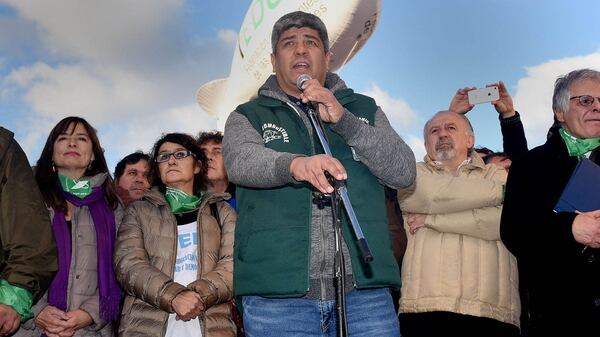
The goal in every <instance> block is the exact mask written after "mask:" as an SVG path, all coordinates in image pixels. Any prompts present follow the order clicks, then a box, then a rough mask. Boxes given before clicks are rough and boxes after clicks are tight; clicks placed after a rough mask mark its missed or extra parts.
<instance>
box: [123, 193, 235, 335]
mask: <svg viewBox="0 0 600 337" xmlns="http://www.w3.org/2000/svg"><path fill="white" fill-rule="evenodd" d="M226 196H227V195H226V194H211V193H208V194H206V195H205V196H204V200H202V203H201V204H200V211H199V212H198V236H199V237H198V242H199V248H198V249H199V252H198V253H199V254H198V261H199V263H200V266H199V267H200V268H199V270H198V273H199V275H198V280H197V281H194V282H193V283H191V284H190V285H189V286H188V287H187V288H186V287H185V286H183V285H181V284H179V283H176V282H174V281H173V271H174V266H175V258H176V249H177V248H176V247H177V246H176V244H177V242H176V240H177V222H176V219H175V217H174V216H173V214H172V213H171V210H170V208H169V205H168V204H167V202H166V200H165V198H164V195H163V194H162V193H160V192H159V191H158V190H157V189H156V188H154V189H152V190H150V191H148V192H147V193H146V195H145V196H144V199H143V200H142V201H138V202H134V203H133V204H131V205H130V206H129V208H128V209H127V211H126V214H125V217H124V219H123V223H122V224H121V226H120V228H119V234H118V236H117V244H116V247H115V259H114V266H115V272H116V275H117V279H118V280H119V282H120V283H121V286H122V287H123V290H124V291H125V292H126V294H127V296H126V298H125V303H124V306H123V311H122V314H121V325H120V327H119V336H127V337H135V336H144V337H148V336H156V337H162V336H164V334H165V331H166V327H167V320H168V317H169V313H173V312H174V311H173V308H172V307H171V301H172V300H173V299H174V298H175V296H177V294H179V293H180V292H182V291H184V290H186V289H188V288H190V289H192V290H194V291H196V292H197V293H199V294H200V295H201V296H202V299H203V301H204V307H205V308H206V311H205V312H204V313H203V314H202V315H201V316H200V319H201V320H200V323H201V327H202V330H203V331H202V335H203V336H205V337H213V336H218V337H220V336H235V331H236V330H235V325H234V323H233V321H232V320H231V313H230V306H229V300H231V298H232V296H233V237H234V236H233V232H234V229H235V221H236V218H237V216H236V214H235V211H234V210H233V209H232V208H231V207H230V206H229V204H227V203H226V202H225V201H224V200H225V197H226ZM211 203H217V208H218V212H219V217H220V220H221V223H222V226H221V225H219V223H217V221H216V219H215V218H214V217H213V216H212V215H211V213H210V207H209V204H211Z"/></svg>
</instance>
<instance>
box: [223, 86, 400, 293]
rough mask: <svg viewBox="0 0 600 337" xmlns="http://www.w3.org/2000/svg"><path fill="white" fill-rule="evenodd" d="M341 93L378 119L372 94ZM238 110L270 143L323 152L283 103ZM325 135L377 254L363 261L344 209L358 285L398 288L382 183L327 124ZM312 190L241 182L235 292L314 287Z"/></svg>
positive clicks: (360, 112) (357, 111) (258, 102)
mask: <svg viewBox="0 0 600 337" xmlns="http://www.w3.org/2000/svg"><path fill="white" fill-rule="evenodd" d="M335 96H336V98H337V99H338V101H339V102H340V103H341V104H342V106H344V107H345V108H346V109H348V110H349V111H350V112H352V114H354V115H355V116H357V117H358V118H360V119H361V120H363V121H364V122H365V123H367V122H368V123H369V124H370V125H374V122H375V112H376V109H377V106H376V104H375V101H374V100H373V99H371V98H369V97H367V96H363V95H359V94H355V93H354V92H353V91H352V90H351V89H343V90H339V91H337V92H336V93H335ZM236 110H237V111H238V112H240V113H241V114H243V115H244V116H246V117H247V118H248V120H249V121H250V123H251V124H252V125H253V126H254V128H255V129H256V130H257V132H258V133H259V134H261V135H263V139H264V142H265V144H264V146H265V147H267V148H270V149H273V150H275V151H280V152H289V153H297V154H305V155H307V156H310V155H313V154H314V153H313V144H315V145H314V148H316V149H318V150H317V152H318V153H323V151H322V149H321V145H320V144H319V142H318V140H316V135H315V136H314V138H313V139H312V140H311V137H310V135H309V132H308V130H307V129H306V127H305V124H304V123H303V121H302V120H301V118H300V117H299V116H298V115H297V113H296V111H294V109H292V108H291V107H290V106H288V105H287V104H286V103H285V102H282V101H280V100H277V99H273V98H269V97H266V96H259V97H258V98H256V99H254V100H252V101H250V102H248V103H245V104H243V105H240V106H239V107H238V108H237V109H236ZM298 110H299V111H300V109H298ZM300 113H302V112H301V111H300ZM325 133H326V134H327V137H328V139H329V146H330V148H331V151H332V153H333V156H334V157H336V158H337V159H338V160H339V161H340V162H341V163H342V165H343V166H344V167H345V169H346V171H347V173H348V180H347V188H348V194H349V197H350V199H351V201H352V205H353V207H354V210H355V212H356V214H357V217H358V220H359V223H360V225H361V228H362V230H363V233H364V235H365V238H366V239H367V242H368V243H369V247H370V249H371V252H372V254H373V261H372V262H371V263H370V264H365V263H364V262H362V259H361V258H360V256H359V250H358V246H357V243H356V240H355V236H354V232H353V231H352V228H351V225H350V222H349V220H348V218H347V215H346V213H345V211H344V212H343V215H342V230H343V235H344V239H345V240H346V243H347V244H348V248H349V250H350V255H351V259H352V272H353V275H354V280H355V285H356V286H357V287H358V288H375V287H399V286H400V277H399V275H400V273H399V271H398V265H397V263H396V261H395V260H394V256H393V254H392V245H391V241H390V235H389V228H388V223H387V218H386V211H385V200H384V191H383V186H382V185H381V184H380V183H379V182H378V180H377V178H376V177H375V176H373V174H371V172H370V171H369V169H368V168H367V166H365V165H364V164H363V163H362V162H360V161H357V160H355V159H354V157H353V153H352V149H351V148H350V147H349V146H348V145H347V144H346V142H345V141H344V139H343V138H342V137H341V136H340V135H338V134H337V133H335V132H333V131H331V128H330V125H328V124H326V125H325ZM317 144H318V145H317ZM312 191H313V188H312V186H311V185H309V184H308V183H298V184H291V183H290V184H286V185H283V186H278V187H275V188H267V189H258V188H247V187H242V186H238V187H237V191H236V196H237V201H238V211H239V216H238V222H237V225H236V231H235V247H234V265H235V267H234V288H235V292H236V295H237V296H240V295H259V296H265V297H269V296H270V297H295V296H303V295H304V294H305V293H306V292H307V291H308V288H309V259H310V247H311V243H310V228H311V205H312Z"/></svg>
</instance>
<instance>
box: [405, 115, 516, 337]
mask: <svg viewBox="0 0 600 337" xmlns="http://www.w3.org/2000/svg"><path fill="white" fill-rule="evenodd" d="M424 138H425V148H426V150H427V155H426V156H425V160H424V162H420V163H418V164H417V178H416V181H415V183H414V184H413V185H412V186H411V187H409V188H407V189H404V190H400V191H399V193H398V200H399V202H400V208H401V209H402V210H403V212H404V213H403V215H404V219H405V222H404V227H405V229H406V230H407V232H408V233H407V236H408V247H407V249H406V253H405V255H404V260H403V263H402V289H401V291H402V296H401V298H400V321H401V324H400V328H401V332H402V336H405V337H413V336H442V335H461V336H504V337H506V336H518V335H519V315H520V302H519V290H518V274H517V263H516V260H515V258H514V256H512V255H511V253H510V252H509V251H508V250H507V249H506V247H504V245H503V244H502V241H500V231H499V227H500V214H501V209H502V201H503V190H504V184H505V182H506V171H505V170H503V169H502V168H501V167H498V166H496V165H486V164H484V162H483V160H482V159H481V157H480V156H479V154H477V153H476V152H475V151H473V144H474V142H475V137H474V134H473V128H472V126H471V124H470V122H469V120H468V119H467V117H466V116H465V115H461V114H457V113H454V112H450V111H442V112H438V113H437V114H435V115H434V116H433V117H432V118H431V119H430V120H429V121H428V122H427V123H426V124H425V128H424Z"/></svg>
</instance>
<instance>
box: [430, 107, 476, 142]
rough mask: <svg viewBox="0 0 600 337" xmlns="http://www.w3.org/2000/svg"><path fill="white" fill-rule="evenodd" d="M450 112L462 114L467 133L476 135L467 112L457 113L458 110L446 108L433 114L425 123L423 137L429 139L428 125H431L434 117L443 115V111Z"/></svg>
mask: <svg viewBox="0 0 600 337" xmlns="http://www.w3.org/2000/svg"><path fill="white" fill-rule="evenodd" d="M448 112H450V113H454V114H456V115H458V116H460V117H461V118H462V119H463V121H464V122H465V125H466V126H467V135H468V136H474V135H475V132H474V131H473V125H471V121H469V119H468V118H467V116H466V115H465V114H459V113H456V112H452V111H447V110H444V111H438V112H436V114H435V115H433V116H431V118H429V120H428V121H427V122H426V123H425V126H424V127H423V139H427V127H428V126H429V123H431V121H432V120H433V119H434V118H436V117H437V116H439V115H441V114H443V113H448Z"/></svg>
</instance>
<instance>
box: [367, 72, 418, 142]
mask: <svg viewBox="0 0 600 337" xmlns="http://www.w3.org/2000/svg"><path fill="white" fill-rule="evenodd" d="M363 94H365V95H367V96H369V97H372V98H373V99H375V102H377V104H378V105H379V106H380V107H381V109H383V111H384V112H385V115H386V116H387V118H388V119H389V121H390V124H391V125H392V127H394V129H395V130H396V132H398V133H400V129H401V128H406V127H409V126H411V125H412V124H413V123H414V122H416V121H417V120H418V118H417V114H416V113H415V112H414V111H413V109H412V108H411V107H410V105H409V104H408V103H407V102H406V101H405V100H404V99H402V98H395V97H392V96H391V95H390V94H389V93H388V92H386V91H384V90H383V89H381V88H380V87H379V86H378V85H377V84H376V83H371V88H369V89H367V90H366V91H365V92H363Z"/></svg>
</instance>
